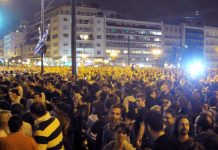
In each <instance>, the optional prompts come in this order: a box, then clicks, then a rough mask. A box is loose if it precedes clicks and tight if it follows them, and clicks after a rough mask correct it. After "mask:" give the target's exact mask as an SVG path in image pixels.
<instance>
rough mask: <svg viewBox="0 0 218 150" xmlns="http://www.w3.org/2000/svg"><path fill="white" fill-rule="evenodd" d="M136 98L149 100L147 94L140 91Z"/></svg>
mask: <svg viewBox="0 0 218 150" xmlns="http://www.w3.org/2000/svg"><path fill="white" fill-rule="evenodd" d="M136 98H142V99H143V100H145V101H146V100H147V97H146V96H145V94H143V93H138V94H137V95H136Z"/></svg>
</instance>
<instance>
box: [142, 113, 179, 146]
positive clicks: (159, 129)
mask: <svg viewBox="0 0 218 150" xmlns="http://www.w3.org/2000/svg"><path fill="white" fill-rule="evenodd" d="M144 124H145V131H146V133H147V134H148V136H149V137H150V138H151V139H152V140H153V141H154V143H153V145H152V150H163V149H164V150H165V149H166V150H175V149H176V148H177V147H176V143H175V141H174V140H173V138H172V137H171V136H169V135H167V134H165V132H164V129H163V126H164V123H163V118H162V116H161V114H160V113H159V112H156V111H148V112H147V113H146V114H145V119H144Z"/></svg>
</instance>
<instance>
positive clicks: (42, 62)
mask: <svg viewBox="0 0 218 150" xmlns="http://www.w3.org/2000/svg"><path fill="white" fill-rule="evenodd" d="M44 1H45V0H41V33H42V34H41V39H42V37H43V34H44V29H45V20H44V19H45V18H44V17H45V16H44V9H45V6H44ZM44 51H45V46H44V45H43V46H42V48H41V50H40V56H41V75H42V74H43V73H44Z"/></svg>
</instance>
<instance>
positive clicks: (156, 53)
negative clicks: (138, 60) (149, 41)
mask: <svg viewBox="0 0 218 150" xmlns="http://www.w3.org/2000/svg"><path fill="white" fill-rule="evenodd" d="M152 54H153V55H161V54H162V51H161V50H160V49H154V50H152Z"/></svg>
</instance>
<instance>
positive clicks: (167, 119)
mask: <svg viewBox="0 0 218 150" xmlns="http://www.w3.org/2000/svg"><path fill="white" fill-rule="evenodd" d="M163 119H164V123H165V125H166V126H171V127H172V126H173V125H174V123H175V119H176V111H175V110H174V109H172V108H169V109H167V110H166V111H165V112H164V113H163Z"/></svg>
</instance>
